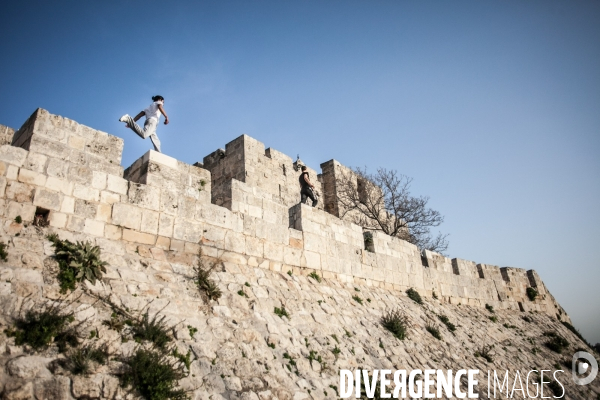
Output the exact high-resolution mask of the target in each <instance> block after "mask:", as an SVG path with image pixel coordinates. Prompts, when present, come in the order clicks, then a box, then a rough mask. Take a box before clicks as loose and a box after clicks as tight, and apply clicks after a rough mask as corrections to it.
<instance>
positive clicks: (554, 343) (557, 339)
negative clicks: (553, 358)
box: [544, 332, 569, 354]
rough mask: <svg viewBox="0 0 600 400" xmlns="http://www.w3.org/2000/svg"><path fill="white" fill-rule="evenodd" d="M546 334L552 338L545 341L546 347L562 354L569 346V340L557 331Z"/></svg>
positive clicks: (545, 334)
mask: <svg viewBox="0 0 600 400" xmlns="http://www.w3.org/2000/svg"><path fill="white" fill-rule="evenodd" d="M544 336H548V337H550V340H549V341H547V342H546V343H545V345H546V347H547V348H549V349H550V350H552V351H554V352H556V353H559V354H560V353H562V351H563V350H564V349H566V348H567V347H569V342H568V341H567V340H566V339H565V338H563V337H562V336H559V335H558V334H557V333H555V332H545V333H544Z"/></svg>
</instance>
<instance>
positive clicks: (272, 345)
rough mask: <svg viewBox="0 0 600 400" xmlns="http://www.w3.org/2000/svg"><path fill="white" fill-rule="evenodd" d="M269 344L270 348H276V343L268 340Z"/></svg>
mask: <svg viewBox="0 0 600 400" xmlns="http://www.w3.org/2000/svg"><path fill="white" fill-rule="evenodd" d="M267 346H269V347H270V348H272V349H274V348H275V343H269V342H267Z"/></svg>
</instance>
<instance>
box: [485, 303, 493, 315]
mask: <svg viewBox="0 0 600 400" xmlns="http://www.w3.org/2000/svg"><path fill="white" fill-rule="evenodd" d="M485 309H486V310H488V311H489V312H491V313H492V314H493V313H494V312H495V311H494V307H493V306H491V305H489V304H487V303H486V304H485Z"/></svg>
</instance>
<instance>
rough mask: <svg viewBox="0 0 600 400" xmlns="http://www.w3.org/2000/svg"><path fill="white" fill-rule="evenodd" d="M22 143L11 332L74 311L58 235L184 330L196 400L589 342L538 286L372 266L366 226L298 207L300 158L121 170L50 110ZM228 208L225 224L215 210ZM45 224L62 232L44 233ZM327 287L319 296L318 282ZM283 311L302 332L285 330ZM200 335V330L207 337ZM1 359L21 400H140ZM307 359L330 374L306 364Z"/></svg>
mask: <svg viewBox="0 0 600 400" xmlns="http://www.w3.org/2000/svg"><path fill="white" fill-rule="evenodd" d="M0 128H1V127H0ZM5 132H7V131H6V129H5ZM232 143H233V144H232ZM12 144H13V145H12V146H10V145H3V146H0V219H1V222H2V223H1V224H0V229H1V231H0V241H2V242H4V243H5V244H7V245H8V259H7V261H0V278H1V279H0V308H1V309H2V314H1V315H0V324H1V325H2V327H6V326H10V323H11V317H13V316H14V315H15V314H16V313H18V311H19V309H21V307H22V306H23V305H24V304H25V305H28V304H29V305H30V304H39V303H40V302H43V301H48V300H56V299H59V298H61V297H62V296H61V295H60V293H59V290H58V289H59V287H58V284H57V282H56V262H55V261H54V260H53V259H52V257H51V256H52V254H53V253H54V249H53V248H52V246H51V244H50V242H48V241H47V240H46V239H45V235H46V234H47V233H49V232H54V233H57V234H58V235H59V237H60V238H61V239H69V240H71V241H75V240H89V241H92V243H94V244H95V245H98V246H100V248H101V250H102V259H103V260H105V261H107V262H108V266H107V267H106V268H107V272H106V274H105V275H104V278H103V279H102V281H99V282H97V284H96V285H94V286H92V285H91V284H89V283H86V288H87V289H86V290H87V291H88V292H89V293H96V294H101V295H103V296H110V297H111V298H112V299H113V301H114V302H116V303H118V304H121V305H123V307H127V308H128V309H130V310H141V309H143V308H144V307H145V306H148V308H149V310H150V312H151V313H155V312H158V311H160V312H161V314H163V315H165V316H167V317H168V318H169V321H171V322H172V323H173V324H176V329H175V332H176V335H177V343H176V344H177V346H178V347H179V348H180V350H181V353H183V354H185V353H186V351H187V350H188V349H191V350H192V351H193V354H194V356H195V361H193V363H192V365H191V374H190V376H188V377H187V378H185V379H184V380H182V381H181V382H180V383H181V385H182V386H183V387H184V388H186V389H189V390H190V391H191V392H193V393H194V397H193V398H196V399H209V398H211V399H231V400H233V399H259V398H260V399H292V398H293V399H305V398H313V399H325V398H335V397H336V396H335V395H334V392H333V389H332V388H331V387H330V385H337V384H338V383H337V379H338V375H337V370H338V369H339V368H350V369H354V368H357V366H359V365H360V366H364V367H366V368H391V369H397V368H412V367H415V368H416V367H420V368H424V366H430V367H433V368H448V369H458V368H480V369H482V370H485V369H489V368H500V369H501V368H504V367H506V368H511V369H518V368H526V369H530V367H533V366H539V367H541V366H544V367H550V365H546V364H547V363H548V362H551V363H555V362H560V361H561V360H560V358H559V356H556V355H553V354H552V353H549V351H548V350H547V349H545V348H543V346H542V345H541V344H537V345H536V344H535V343H534V342H532V341H529V339H530V337H529V336H531V338H533V337H535V338H536V339H535V340H538V341H540V342H539V343H541V341H542V340H544V338H543V336H542V333H543V332H544V331H547V330H554V331H557V332H559V333H560V334H561V335H563V336H565V337H568V338H569V340H570V341H571V343H577V344H579V343H581V342H578V339H576V338H575V337H574V336H573V335H571V333H570V332H568V331H567V330H566V328H565V327H564V326H562V325H561V324H560V322H559V321H558V320H557V319H556V318H555V316H556V314H562V316H561V318H562V320H563V321H568V316H567V315H566V314H565V313H564V311H563V310H562V309H561V308H560V306H559V305H558V304H557V303H556V302H555V301H554V299H553V298H552V297H551V296H550V294H549V293H548V291H547V290H546V288H545V286H544V284H543V282H542V281H541V279H540V278H539V276H538V275H537V274H536V273H535V272H534V271H524V270H520V269H514V268H502V269H501V268H498V267H495V266H488V265H485V264H475V263H473V262H470V261H465V260H460V259H454V260H450V259H448V258H445V257H442V256H440V255H438V254H435V253H431V252H426V253H425V257H423V258H422V257H421V254H420V253H419V251H418V249H417V248H416V247H415V246H412V245H410V244H408V243H406V242H403V241H401V240H398V239H395V238H391V237H389V236H386V235H384V234H381V233H375V235H374V250H375V252H373V253H372V252H368V251H365V250H364V241H363V236H362V228H361V227H359V226H356V225H354V224H351V223H349V222H346V221H342V220H340V219H339V218H337V217H335V216H334V215H332V214H329V213H327V212H325V211H323V210H319V209H313V208H311V207H308V206H306V205H298V204H297V202H298V193H297V192H298V191H297V176H298V172H295V171H294V172H292V171H293V168H292V164H291V159H289V158H287V157H285V156H284V155H282V154H280V153H278V152H276V151H274V150H272V149H270V150H268V151H267V152H266V153H268V154H269V155H270V156H268V155H265V154H266V153H265V151H264V146H263V145H262V144H261V143H260V142H257V141H256V140H254V139H252V138H249V137H247V136H242V137H241V138H238V139H236V140H234V141H233V142H231V143H230V144H229V145H228V148H226V152H225V157H221V156H219V157H218V159H216V160H215V159H213V160H209V159H208V158H205V160H204V167H205V168H203V167H201V166H199V165H196V166H191V165H187V164H185V163H182V162H179V161H177V160H175V159H173V158H170V157H168V156H166V155H164V154H158V153H156V152H153V151H150V152H148V153H147V154H145V155H144V156H143V157H142V158H140V159H139V160H137V161H136V162H135V163H134V164H133V165H132V166H131V167H129V168H128V169H127V170H125V171H123V169H122V167H121V166H120V162H121V151H122V147H123V142H122V140H121V139H118V138H115V137H113V136H110V135H108V134H106V133H103V132H99V131H95V130H93V129H91V128H88V127H85V126H83V125H80V124H77V123H76V122H74V121H71V120H68V119H66V118H62V117H59V116H55V115H51V114H49V113H48V112H47V111H45V110H37V111H36V112H35V113H34V114H33V115H32V117H31V118H30V119H29V120H28V121H27V122H26V123H25V124H24V126H23V127H22V128H21V129H20V130H19V131H17V132H16V133H15V134H14V138H13V140H12ZM18 146H21V147H18ZM231 147H235V148H236V150H233V149H230V148H231ZM249 154H253V155H252V156H249ZM214 155H215V153H213V155H212V157H213V158H214ZM282 165H286V168H285V174H284V169H283V168H282V167H281V166H282ZM263 167H264V171H263V170H262V169H261V168H263ZM211 172H212V174H211ZM313 174H314V172H313ZM311 175H312V174H311ZM123 176H125V178H124V177H123ZM312 176H314V175H312ZM324 182H325V181H324ZM323 190H324V191H326V190H327V189H326V188H324V189H323ZM225 192H226V193H227V196H228V197H227V200H226V201H223V202H222V205H224V206H226V207H223V206H221V205H216V204H213V203H212V202H211V199H212V201H215V199H216V197H215V193H225ZM294 192H295V193H296V194H295V196H296V197H295V198H294V197H293V194H294ZM211 193H212V196H211ZM217 197H218V196H217ZM46 211H48V213H47V218H48V222H49V226H48V227H46V228H39V227H35V226H32V224H31V222H32V221H33V220H34V217H35V215H36V214H45V213H46ZM17 216H19V217H21V219H22V222H20V223H19V222H17V221H15V219H16V217H17ZM200 250H202V252H203V254H204V255H206V256H209V257H220V259H221V260H222V261H223V262H222V264H219V266H220V267H219V269H218V270H217V271H215V279H216V280H217V282H218V285H219V287H220V288H221V290H222V291H223V293H224V294H223V297H222V298H221V299H220V300H219V301H218V302H216V303H214V302H213V303H208V304H207V303H206V302H205V301H204V300H202V298H201V297H200V295H199V293H198V290H197V288H196V287H195V285H194V283H193V279H192V277H193V268H194V266H195V265H196V263H197V260H198V254H199V252H200ZM288 271H292V272H293V273H292V274H291V276H289V275H288V274H287V272H288ZM313 271H317V272H318V273H319V275H321V276H322V277H323V278H324V281H323V282H322V283H318V282H316V281H314V280H313V279H311V278H308V277H307V276H306V275H307V274H308V273H310V272H313ZM246 283H247V284H246ZM528 286H535V287H536V288H537V289H538V291H539V293H540V296H538V299H536V300H535V301H534V302H532V301H529V300H528V299H526V297H525V289H526V287H528ZM409 287H413V288H415V289H416V290H418V291H419V292H420V293H421V294H422V295H423V296H424V297H425V298H426V304H425V306H423V307H422V306H417V305H416V304H414V303H413V302H412V301H411V300H408V299H407V298H406V296H405V294H404V290H405V289H407V288H409ZM434 291H435V292H436V294H437V296H438V299H433V297H432V296H433V292H434ZM240 292H243V293H244V294H243V295H240V294H239V293H240ZM353 297H354V298H353ZM356 298H359V299H360V300H361V302H359V301H358V300H357V299H356ZM486 303H488V304H491V305H493V306H494V307H495V308H496V310H498V311H497V314H496V315H497V316H498V318H499V319H500V321H499V323H495V322H492V321H490V320H489V319H488V318H487V317H488V316H489V315H490V314H489V313H488V312H487V311H486V310H485V309H484V308H483V305H485V304H486ZM282 305H284V306H285V307H286V309H287V310H289V311H290V317H289V318H287V317H283V318H280V317H278V316H276V315H275V314H274V313H273V309H274V307H281V306H282ZM461 305H462V306H461ZM392 308H398V309H401V310H403V312H405V313H406V314H407V316H408V317H409V324H410V333H409V335H410V339H411V340H408V341H404V342H401V341H398V340H397V339H395V338H393V337H392V336H391V335H390V334H389V333H388V332H387V331H385V330H383V329H382V328H381V326H380V324H379V319H380V318H381V315H382V314H383V313H384V312H385V310H386V309H387V310H389V309H392ZM73 309H74V311H75V316H76V318H77V319H78V321H85V323H86V324H89V326H90V327H93V328H94V329H98V332H99V334H100V338H101V340H102V341H106V342H108V343H110V345H111V347H112V350H113V351H114V352H115V353H117V354H127V352H131V351H132V349H133V348H134V347H135V343H132V342H129V343H123V344H122V343H121V339H120V337H119V335H118V333H116V332H115V331H113V330H110V329H108V328H107V327H105V326H103V325H102V321H103V320H106V319H110V313H111V311H110V309H108V308H106V307H104V306H103V305H102V304H98V303H95V302H94V299H93V298H91V297H89V296H88V295H87V294H85V295H84V296H83V297H82V298H80V300H79V302H77V303H75V304H74V305H73ZM519 310H523V311H528V313H527V314H526V315H528V316H530V317H531V320H532V321H533V322H525V321H524V320H523V319H521V316H522V315H525V314H522V313H521V312H519ZM537 312H539V313H537ZM436 314H445V315H447V316H449V317H450V318H451V319H452V320H453V321H455V323H456V324H457V325H458V326H459V330H458V331H457V332H456V333H455V334H451V333H450V332H446V331H444V332H443V337H444V341H442V342H440V341H438V340H437V339H435V338H433V337H432V336H431V335H430V334H429V333H428V332H427V331H426V330H425V329H424V327H425V325H427V324H434V325H436V324H437V325H438V326H440V329H442V330H443V329H445V328H443V327H442V326H441V325H440V324H439V322H437V321H438V320H437V317H436ZM502 323H505V324H506V325H504V326H503V325H501V324H502ZM188 326H190V327H192V328H196V329H197V330H198V333H197V334H196V335H195V336H194V337H191V336H190V333H189V332H190V331H189V330H188V328H187V327H188ZM507 326H508V327H507ZM517 332H521V333H519V334H517ZM523 332H528V334H529V336H527V335H525V334H524V333H523ZM334 336H335V337H334ZM532 340H533V339H532ZM269 343H270V344H273V345H274V346H275V347H274V348H273V347H272V346H269V345H268V344H269ZM494 343H495V344H501V345H498V346H497V347H496V350H495V354H496V359H497V360H498V361H496V364H494V365H487V364H486V363H485V362H484V361H483V359H481V358H476V357H475V356H474V353H475V350H476V349H477V348H478V346H482V345H484V344H494ZM537 347H542V349H541V350H540V349H538V350H535V351H534V352H533V353H531V349H533V348H537ZM335 348H338V350H335ZM521 349H522V350H521ZM0 350H2V351H0V364H1V365H4V366H5V369H4V372H3V374H4V375H2V374H0V390H2V392H1V393H3V396H4V398H6V399H29V398H36V399H46V398H48V399H49V398H56V399H71V398H73V397H75V398H125V394H124V392H123V391H122V390H121V389H119V388H118V380H117V378H116V377H115V376H114V375H112V372H111V371H112V368H113V367H115V366H108V367H106V368H104V369H101V370H99V371H96V372H95V373H94V374H93V375H92V376H91V377H82V376H71V375H68V374H62V373H57V372H56V371H54V370H53V371H54V375H53V374H51V373H50V372H49V369H48V368H50V366H51V362H52V361H53V360H55V359H56V358H57V357H60V356H58V355H57V353H56V349H54V350H53V349H52V348H51V349H50V350H48V351H47V352H45V353H42V354H38V355H35V356H31V355H25V356H23V353H22V352H23V349H22V348H20V347H18V346H14V340H13V339H10V338H7V337H6V335H3V334H2V335H0ZM310 351H315V352H316V353H318V354H319V355H321V356H322V362H318V361H317V360H315V359H313V358H311V359H308V358H307V357H309V356H310ZM284 353H287V354H288V356H290V357H292V358H293V359H294V360H296V365H297V370H296V369H294V368H292V367H291V366H290V365H289V358H284V357H283V354H284ZM544 363H546V364H544ZM288 367H289V368H288ZM115 368H116V367H115ZM61 374H62V375H61ZM570 387H573V385H572V384H571V386H570ZM596 389H597V388H596ZM596 389H595V390H596ZM573 390H575V389H573ZM577 390H579V389H577ZM573 393H579V392H576V391H574V392H573ZM34 396H36V397H34ZM585 396H586V394H585V393H584V394H581V395H577V396H573V398H582V399H583V398H586V397H585Z"/></svg>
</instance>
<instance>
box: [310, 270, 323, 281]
mask: <svg viewBox="0 0 600 400" xmlns="http://www.w3.org/2000/svg"><path fill="white" fill-rule="evenodd" d="M308 276H310V277H311V278H313V279H314V280H315V281H317V282H319V283H321V277H320V276H319V274H317V273H316V272H314V271H313V272H311V273H310V274H308Z"/></svg>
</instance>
